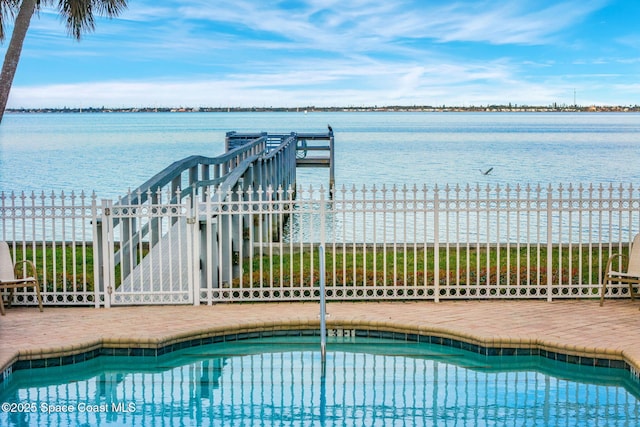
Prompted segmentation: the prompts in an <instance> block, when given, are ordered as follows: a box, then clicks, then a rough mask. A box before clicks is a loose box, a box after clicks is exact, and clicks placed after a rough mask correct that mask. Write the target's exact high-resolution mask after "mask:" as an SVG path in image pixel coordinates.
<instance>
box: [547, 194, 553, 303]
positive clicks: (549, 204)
mask: <svg viewBox="0 0 640 427" xmlns="http://www.w3.org/2000/svg"><path fill="white" fill-rule="evenodd" d="M552 194H553V188H552V187H551V184H549V186H548V187H547V301H549V302H551V300H552V295H551V292H552V287H553V240H552V239H553V210H552V204H553V197H552Z"/></svg>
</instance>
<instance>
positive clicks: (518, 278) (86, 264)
mask: <svg viewBox="0 0 640 427" xmlns="http://www.w3.org/2000/svg"><path fill="white" fill-rule="evenodd" d="M613 252H617V248H616V249H614V251H613ZM625 252H626V248H625V249H624V250H623V253H625ZM551 256H552V260H553V261H552V265H551V274H552V282H553V283H554V284H558V283H562V284H567V283H571V284H577V283H583V284H586V283H596V284H597V283H599V281H600V274H601V271H602V270H603V269H604V267H605V265H606V261H607V258H608V256H609V250H608V249H607V248H604V247H603V248H602V252H599V251H598V249H597V248H594V250H592V251H591V252H589V250H588V248H586V247H585V248H583V250H582V251H580V250H579V248H578V247H577V246H574V247H573V248H572V250H571V251H570V250H569V249H567V248H566V247H563V248H558V247H554V248H553V250H552V254H551ZM434 258H435V257H434V251H433V249H427V250H426V251H425V250H424V249H423V248H414V247H413V246H412V245H407V247H406V250H405V249H404V247H403V246H402V245H397V246H396V249H395V250H394V248H393V247H387V248H386V250H385V249H383V248H380V247H378V248H376V249H375V251H374V249H373V248H372V247H367V248H366V250H363V249H362V247H359V248H358V249H357V250H354V249H349V248H347V249H346V250H343V249H342V247H340V246H338V247H337V248H336V249H335V252H332V249H331V248H330V247H329V248H328V249H327V253H326V261H325V265H326V278H327V284H328V285H355V286H374V285H386V286H389V285H399V284H407V285H425V284H426V285H433V284H434V283H435V281H434V271H435V260H434ZM14 259H29V260H32V261H33V262H34V263H35V264H36V266H37V267H36V268H37V270H38V276H39V278H40V280H41V283H46V287H47V290H53V287H54V283H55V287H56V288H57V290H59V291H60V290H63V289H66V290H70V289H74V285H75V286H76V287H77V288H78V289H81V288H84V286H85V285H86V290H88V291H92V290H93V287H94V254H93V247H92V245H91V244H88V245H86V246H84V247H83V246H82V245H76V246H73V245H70V244H66V245H61V244H56V245H55V246H52V245H51V244H48V245H46V246H45V247H43V246H42V244H40V245H37V246H36V247H35V251H34V248H33V247H31V246H29V247H27V248H26V250H23V248H22V247H21V246H20V247H18V248H17V251H16V254H15V256H14ZM527 259H528V260H529V262H528V264H527ZM518 263H520V267H518ZM312 265H313V268H312ZM438 265H439V276H440V277H439V282H440V284H441V285H445V284H447V283H458V284H487V283H491V284H496V283H497V282H498V281H499V283H500V285H505V286H506V285H516V284H539V285H546V283H547V277H548V273H549V271H548V269H547V248H546V247H544V246H541V247H540V248H537V247H535V246H532V247H530V248H526V247H523V248H520V249H519V250H518V249H517V248H515V247H510V248H509V250H507V249H506V248H500V250H499V251H498V250H497V249H496V248H495V247H492V248H491V250H487V248H486V247H482V246H481V247H480V248H479V250H478V249H477V248H475V247H474V248H469V249H466V248H460V249H459V250H456V248H455V246H450V247H449V249H448V250H447V248H446V247H442V248H441V249H440V252H439V262H438ZM43 267H46V268H45V270H46V277H45V274H43ZM242 271H243V274H242V277H241V278H236V279H235V280H234V286H242V287H248V286H250V285H252V284H253V285H258V286H260V285H262V286H264V285H265V284H269V283H277V284H282V283H285V284H294V285H295V284H298V285H300V286H311V285H312V284H313V285H317V284H318V278H319V260H318V251H317V250H314V251H313V252H311V251H310V250H304V251H302V252H295V253H293V254H285V255H282V256H280V255H273V256H272V257H269V255H268V252H266V251H265V252H263V255H262V257H260V256H259V255H258V254H256V255H255V256H254V257H253V259H252V260H250V259H249V258H245V259H244V260H243V262H242ZM119 277H120V273H119V266H118V267H117V269H116V278H117V279H116V282H119ZM394 278H395V279H396V280H395V281H394Z"/></svg>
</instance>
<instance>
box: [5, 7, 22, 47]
mask: <svg viewBox="0 0 640 427" xmlns="http://www.w3.org/2000/svg"><path fill="white" fill-rule="evenodd" d="M19 9H20V1H19V0H0V42H1V41H3V40H4V39H5V37H6V34H5V26H6V25H7V21H9V20H13V19H14V18H15V17H16V14H17V13H18V10H19Z"/></svg>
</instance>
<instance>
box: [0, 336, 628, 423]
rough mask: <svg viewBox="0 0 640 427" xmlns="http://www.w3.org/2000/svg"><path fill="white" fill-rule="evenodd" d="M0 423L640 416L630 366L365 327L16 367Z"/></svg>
mask: <svg viewBox="0 0 640 427" xmlns="http://www.w3.org/2000/svg"><path fill="white" fill-rule="evenodd" d="M0 402H2V404H3V405H2V411H1V412H0V425H1V426H45V425H59V426H79V425H80V426H82V425H86V426H100V425H116V426H118V425H130V426H173V425H185V426H191V425H194V426H201V425H202V426H210V425H213V426H223V425H224V426H228V425H247V426H251V425H269V426H270V425H284V426H290V425H292V426H309V425H319V426H322V425H328V426H333V425H340V426H365V425H367V426H370V425H380V426H395V425H398V426H428V425H456V426H484V425H486V426H503V425H509V426H521V425H527V426H536V425H539V426H552V425H570V426H576V425H607V426H636V425H639V424H640V387H639V384H638V382H637V380H636V379H634V378H633V377H632V376H631V374H630V373H629V372H628V371H626V370H623V369H611V368H593V367H586V366H580V365H570V364H564V363H560V362H556V361H552V360H550V359H546V358H543V357H539V356H482V355H478V354H475V353H471V352H467V351H464V350H459V349H454V348H450V347H445V346H440V345H435V344H426V343H417V342H406V341H393V340H386V339H373V338H363V337H347V338H342V337H340V338H338V337H334V338H329V341H328V346H327V357H326V361H325V363H323V362H322V360H321V356H320V349H319V344H318V337H272V338H262V339H251V340H243V341H233V342H225V343H218V344H211V345H207V346H201V347H193V348H189V349H183V350H179V351H176V352H173V353H170V354H167V355H164V356H159V357H114V356H100V357H98V358H95V359H92V360H90V361H87V362H82V363H79V364H75V365H67V366H60V367H54V368H45V369H31V370H19V371H16V372H14V373H13V374H12V375H11V377H10V378H9V379H8V380H6V381H4V382H3V383H1V384H0Z"/></svg>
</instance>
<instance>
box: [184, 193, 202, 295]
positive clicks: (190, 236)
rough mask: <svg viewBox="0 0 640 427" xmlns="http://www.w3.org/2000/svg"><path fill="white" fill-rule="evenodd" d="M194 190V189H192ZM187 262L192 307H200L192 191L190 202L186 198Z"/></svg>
mask: <svg viewBox="0 0 640 427" xmlns="http://www.w3.org/2000/svg"><path fill="white" fill-rule="evenodd" d="M192 188H193V189H194V190H195V187H192ZM187 208H188V210H189V211H188V212H189V215H188V216H187V242H188V243H187V251H188V255H187V260H188V262H189V267H188V268H189V270H188V277H189V286H191V289H190V290H191V291H192V295H193V305H200V286H201V285H200V280H201V277H200V221H198V210H199V207H198V194H197V192H196V191H193V192H192V194H191V200H189V198H187Z"/></svg>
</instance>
